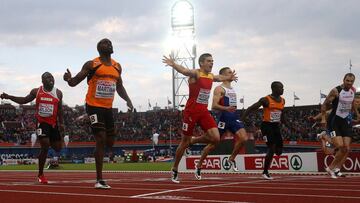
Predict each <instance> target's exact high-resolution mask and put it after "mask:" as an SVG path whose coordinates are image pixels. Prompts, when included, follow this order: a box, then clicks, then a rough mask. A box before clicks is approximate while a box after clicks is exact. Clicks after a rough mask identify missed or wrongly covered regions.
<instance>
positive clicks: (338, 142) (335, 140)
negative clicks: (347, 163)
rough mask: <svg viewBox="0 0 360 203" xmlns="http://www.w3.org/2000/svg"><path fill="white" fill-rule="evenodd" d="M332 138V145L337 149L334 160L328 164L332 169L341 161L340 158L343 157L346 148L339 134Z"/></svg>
mask: <svg viewBox="0 0 360 203" xmlns="http://www.w3.org/2000/svg"><path fill="white" fill-rule="evenodd" d="M332 140H333V145H334V146H335V147H336V148H338V149H339V150H338V151H337V152H336V154H335V158H334V160H333V161H332V162H331V164H330V165H329V168H330V169H331V170H333V169H334V168H335V167H336V166H338V164H339V163H340V162H341V160H342V159H343V157H344V155H345V153H346V149H344V142H343V138H342V137H341V136H336V137H334V138H332Z"/></svg>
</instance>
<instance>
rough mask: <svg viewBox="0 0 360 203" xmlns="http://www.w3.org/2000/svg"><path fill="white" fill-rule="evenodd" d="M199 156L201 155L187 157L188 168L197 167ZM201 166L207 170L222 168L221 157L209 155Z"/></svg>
mask: <svg viewBox="0 0 360 203" xmlns="http://www.w3.org/2000/svg"><path fill="white" fill-rule="evenodd" d="M199 158H200V157H188V158H187V159H186V169H195V165H196V164H197V163H198V162H199ZM201 168H202V169H205V170H221V157H220V156H217V157H207V158H206V159H205V160H204V161H203V163H202V164H201Z"/></svg>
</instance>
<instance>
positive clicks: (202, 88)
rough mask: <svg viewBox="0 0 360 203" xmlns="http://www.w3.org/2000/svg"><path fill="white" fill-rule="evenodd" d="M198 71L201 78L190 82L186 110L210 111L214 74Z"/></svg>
mask: <svg viewBox="0 0 360 203" xmlns="http://www.w3.org/2000/svg"><path fill="white" fill-rule="evenodd" d="M198 71H199V78H198V79H197V80H196V82H195V83H190V84H189V99H188V101H187V102H186V107H185V110H191V111H208V109H207V107H208V103H209V97H210V92H211V87H212V83H213V80H214V75H213V74H212V73H204V72H202V71H200V70H198Z"/></svg>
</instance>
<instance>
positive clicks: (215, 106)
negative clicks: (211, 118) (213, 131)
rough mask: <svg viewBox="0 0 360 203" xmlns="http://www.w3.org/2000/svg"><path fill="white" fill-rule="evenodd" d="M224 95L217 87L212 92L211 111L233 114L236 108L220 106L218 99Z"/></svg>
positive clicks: (222, 90)
mask: <svg viewBox="0 0 360 203" xmlns="http://www.w3.org/2000/svg"><path fill="white" fill-rule="evenodd" d="M224 95H225V90H224V88H222V87H221V86H218V87H216V88H215V90H214V96H213V102H212V109H213V110H220V111H228V112H234V111H236V108H235V107H234V106H223V105H220V99H221V97H223V96H224Z"/></svg>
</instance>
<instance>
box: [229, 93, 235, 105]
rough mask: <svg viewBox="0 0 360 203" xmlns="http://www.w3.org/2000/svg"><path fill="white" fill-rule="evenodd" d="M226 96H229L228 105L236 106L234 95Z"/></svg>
mask: <svg viewBox="0 0 360 203" xmlns="http://www.w3.org/2000/svg"><path fill="white" fill-rule="evenodd" d="M228 96H229V105H230V106H237V101H236V93H228Z"/></svg>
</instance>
